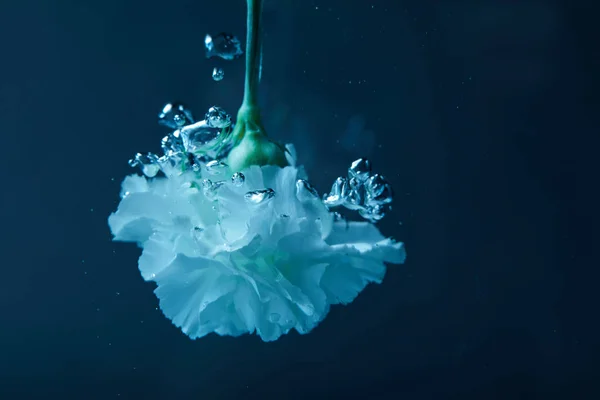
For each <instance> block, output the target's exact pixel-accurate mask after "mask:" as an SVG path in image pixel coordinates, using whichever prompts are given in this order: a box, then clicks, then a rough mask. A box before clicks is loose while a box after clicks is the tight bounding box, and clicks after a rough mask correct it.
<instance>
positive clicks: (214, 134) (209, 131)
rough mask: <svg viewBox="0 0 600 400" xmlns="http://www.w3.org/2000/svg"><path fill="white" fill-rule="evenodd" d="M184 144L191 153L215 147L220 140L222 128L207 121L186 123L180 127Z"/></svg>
mask: <svg viewBox="0 0 600 400" xmlns="http://www.w3.org/2000/svg"><path fill="white" fill-rule="evenodd" d="M179 132H180V135H181V138H182V139H183V145H184V146H185V149H186V151H188V152H190V153H201V152H203V151H207V150H208V149H210V148H212V147H214V146H215V145H216V144H217V143H218V141H219V135H220V134H221V129H219V128H215V127H212V126H209V125H208V124H207V123H206V121H199V122H196V123H194V124H191V125H186V126H184V127H183V128H181V129H180V131H179Z"/></svg>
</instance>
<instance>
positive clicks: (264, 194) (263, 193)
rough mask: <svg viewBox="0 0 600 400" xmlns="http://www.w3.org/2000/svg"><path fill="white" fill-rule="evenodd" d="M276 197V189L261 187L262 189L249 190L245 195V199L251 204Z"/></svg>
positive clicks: (261, 202) (262, 202)
mask: <svg viewBox="0 0 600 400" xmlns="http://www.w3.org/2000/svg"><path fill="white" fill-rule="evenodd" d="M273 197H275V191H274V190H273V189H270V188H268V189H261V190H253V191H251V192H247V193H246V194H245V195H244V199H245V200H246V201H247V202H248V203H250V204H255V205H258V204H264V203H266V202H267V201H269V200H271V199H272V198H273Z"/></svg>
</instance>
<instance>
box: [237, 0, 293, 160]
mask: <svg viewBox="0 0 600 400" xmlns="http://www.w3.org/2000/svg"><path fill="white" fill-rule="evenodd" d="M246 1H247V3H248V21H247V23H248V28H247V37H246V80H245V85H244V100H243V102H242V106H241V107H240V110H239V111H238V115H237V121H236V123H235V128H233V132H232V133H231V135H232V141H233V143H235V144H234V146H233V148H232V149H231V151H230V152H229V155H228V156H227V163H228V164H229V166H230V167H231V168H232V170H235V171H241V170H243V169H244V168H247V167H249V166H251V165H259V166H263V165H278V166H281V167H284V166H286V165H287V160H286V157H285V148H284V147H283V146H281V145H280V144H278V143H275V142H273V141H271V140H269V138H267V135H266V134H265V129H264V128H263V125H262V121H261V118H260V108H259V106H258V83H259V77H260V63H261V51H262V48H261V47H262V41H261V31H260V28H261V27H260V23H261V19H262V18H261V14H262V3H263V0H246Z"/></svg>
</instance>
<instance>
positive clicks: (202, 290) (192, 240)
mask: <svg viewBox="0 0 600 400" xmlns="http://www.w3.org/2000/svg"><path fill="white" fill-rule="evenodd" d="M290 161H292V160H290ZM290 164H292V165H291V166H287V167H284V168H281V167H278V166H262V167H259V166H251V167H249V168H246V169H244V170H243V171H241V174H239V173H238V174H237V175H236V179H237V181H236V182H231V180H229V179H226V178H227V177H229V176H231V173H232V172H236V171H222V172H221V176H222V178H219V179H223V180H221V181H214V182H213V181H209V180H208V179H214V178H215V176H213V175H207V176H201V174H199V173H198V172H195V171H193V170H187V171H185V172H183V173H182V174H172V175H170V176H168V177H159V178H153V179H147V178H145V177H141V176H136V175H132V176H129V177H127V178H126V179H125V180H124V182H123V188H122V201H121V203H120V205H119V208H118V210H117V211H116V212H115V213H114V214H112V215H111V216H110V218H109V225H110V228H111V231H112V232H113V234H114V236H115V240H119V241H129V242H136V243H138V244H139V245H140V246H141V247H142V248H143V252H142V255H141V257H140V259H139V269H140V271H141V273H142V276H143V277H144V279H145V280H148V281H154V282H156V284H157V288H156V290H155V293H156V295H157V297H158V298H159V300H160V308H161V309H162V311H163V312H164V314H165V315H166V316H167V317H168V318H169V319H171V320H172V321H173V323H174V324H175V325H176V326H178V327H180V328H181V329H182V331H183V332H184V333H185V334H186V335H188V336H189V337H191V338H199V337H202V336H205V335H206V334H208V333H210V332H216V333H218V334H220V335H232V336H238V335H241V334H244V333H248V332H250V333H251V332H256V333H257V334H258V335H260V337H261V338H262V339H263V340H265V341H271V340H275V339H277V338H278V337H279V336H281V335H282V334H284V333H287V332H289V331H290V330H291V329H296V330H297V331H298V332H300V333H307V332H309V331H310V330H311V329H313V328H314V327H315V326H316V325H317V324H318V323H319V322H320V321H322V320H323V318H324V317H325V316H326V314H327V312H328V311H329V307H330V305H332V304H347V303H349V302H351V301H352V300H354V298H355V297H356V296H357V295H358V293H359V292H361V291H362V290H363V289H364V287H365V286H366V285H367V284H368V283H369V282H376V283H379V282H381V280H382V279H383V276H384V274H385V269H386V267H385V264H384V263H386V262H387V263H396V264H398V263H402V262H403V261H404V258H405V252H404V248H403V245H402V243H398V242H395V241H393V240H391V239H389V238H385V237H384V236H382V235H381V233H380V232H379V231H378V229H377V228H376V227H375V225H374V224H372V223H370V222H348V221H345V220H343V219H340V218H339V217H335V216H334V213H332V212H330V211H329V209H328V208H327V207H326V206H325V205H324V204H323V202H322V201H321V199H320V198H319V196H318V194H317V193H316V191H315V190H314V189H312V187H311V186H310V184H309V183H308V182H307V181H306V180H305V178H306V177H305V173H304V171H303V169H302V168H298V167H296V166H294V165H293V162H291V163H290ZM240 176H241V177H245V179H243V183H241V181H240V180H239V178H240ZM217 177H219V176H217Z"/></svg>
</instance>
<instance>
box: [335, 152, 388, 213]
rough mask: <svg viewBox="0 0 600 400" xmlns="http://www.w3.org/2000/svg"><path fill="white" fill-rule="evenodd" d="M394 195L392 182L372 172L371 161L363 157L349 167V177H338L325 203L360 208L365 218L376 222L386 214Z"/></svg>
mask: <svg viewBox="0 0 600 400" xmlns="http://www.w3.org/2000/svg"><path fill="white" fill-rule="evenodd" d="M392 198H393V192H392V187H391V185H390V184H389V182H388V181H387V180H386V179H385V178H384V177H383V176H382V175H379V174H372V171H371V163H370V162H369V160H367V159H366V158H359V159H358V160H355V161H354V162H353V163H352V164H351V165H350V168H348V176H347V177H341V176H340V177H338V178H337V179H336V180H335V182H334V183H333V185H332V186H331V190H330V191H329V193H328V194H326V195H325V196H323V203H324V204H325V205H326V206H327V207H337V206H343V207H345V208H347V209H350V210H357V211H358V213H359V214H360V216H361V217H363V218H365V219H368V220H369V221H371V222H376V221H379V220H381V219H382V218H383V217H384V216H385V213H386V211H387V210H386V207H387V206H388V205H389V204H390V203H391V202H392Z"/></svg>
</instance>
